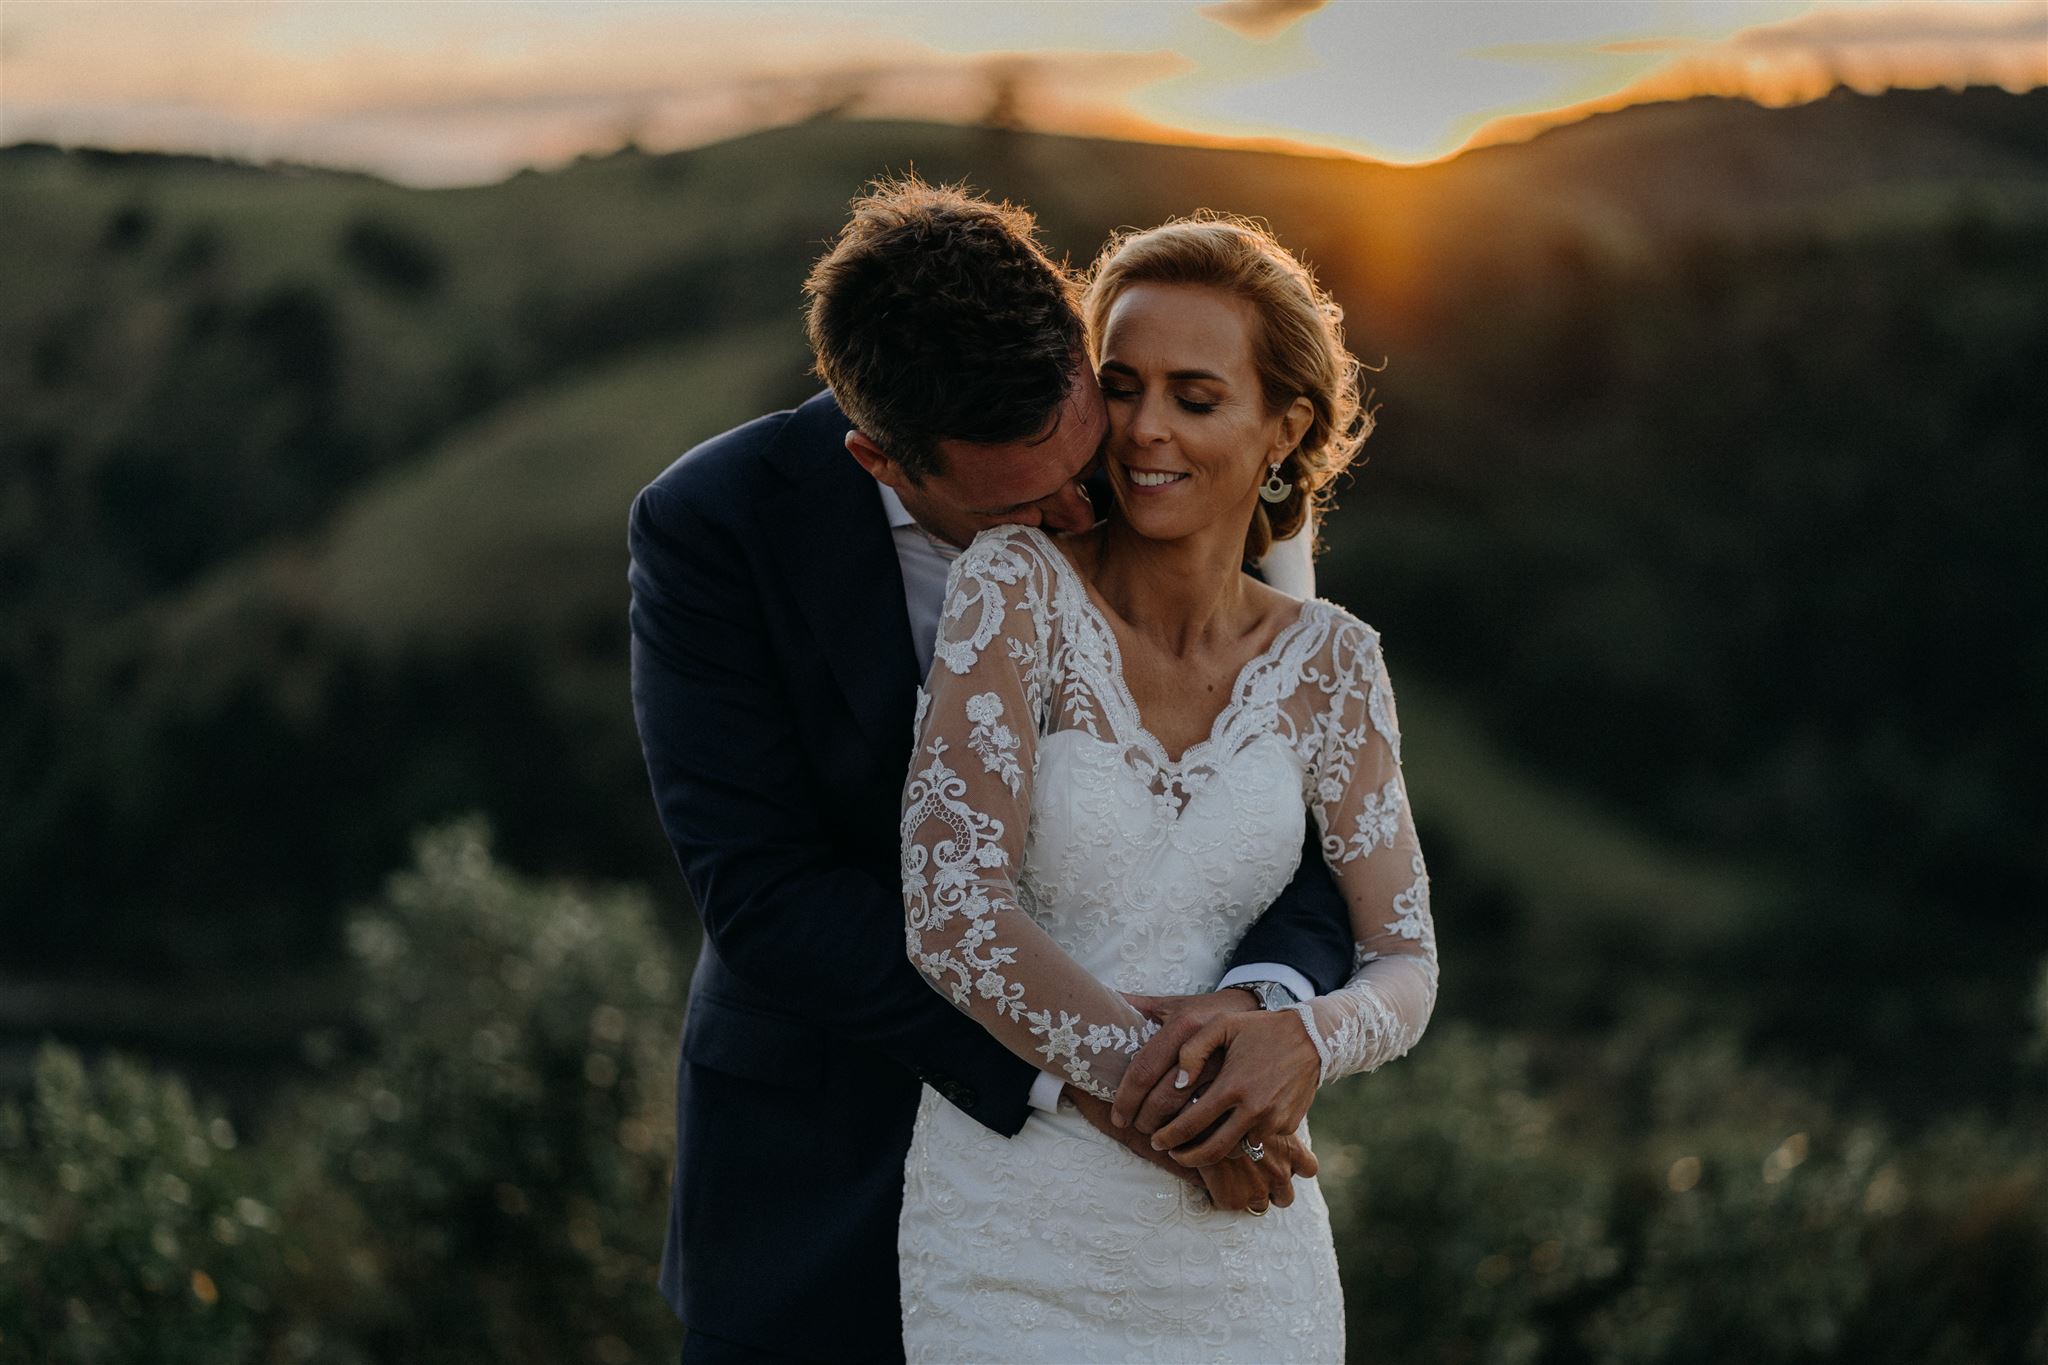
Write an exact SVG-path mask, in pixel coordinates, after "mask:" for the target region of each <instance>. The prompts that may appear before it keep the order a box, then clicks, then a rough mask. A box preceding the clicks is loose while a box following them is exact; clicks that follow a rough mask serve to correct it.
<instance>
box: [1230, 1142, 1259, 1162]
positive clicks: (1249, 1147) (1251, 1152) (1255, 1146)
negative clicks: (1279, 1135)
mask: <svg viewBox="0 0 2048 1365" xmlns="http://www.w3.org/2000/svg"><path fill="white" fill-rule="evenodd" d="M1237 1145H1238V1146H1240V1147H1242V1148H1244V1154H1245V1155H1246V1156H1248V1157H1250V1158H1251V1159H1252V1160H1253V1161H1264V1160H1265V1159H1266V1144H1265V1143H1263V1142H1253V1141H1252V1140H1251V1139H1250V1138H1239V1139H1238V1140H1237Z"/></svg>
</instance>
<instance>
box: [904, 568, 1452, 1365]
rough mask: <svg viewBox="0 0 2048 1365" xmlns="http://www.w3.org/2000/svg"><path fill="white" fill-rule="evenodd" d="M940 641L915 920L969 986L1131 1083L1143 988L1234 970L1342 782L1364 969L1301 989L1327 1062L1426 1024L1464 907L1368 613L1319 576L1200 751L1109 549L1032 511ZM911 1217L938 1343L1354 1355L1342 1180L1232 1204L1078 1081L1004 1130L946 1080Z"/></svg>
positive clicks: (920, 959) (1050, 1059)
mask: <svg viewBox="0 0 2048 1365" xmlns="http://www.w3.org/2000/svg"><path fill="white" fill-rule="evenodd" d="M934 657H935V663H936V665H937V666H936V667H934V668H933V670H932V677H931V680H930V683H929V689H930V690H929V692H928V694H927V695H925V696H924V697H923V698H922V699H921V700H920V703H919V710H918V747H917V750H916V753H915V754H914V756H913V758H912V762H911V770H910V780H909V783H908V785H907V787H906V789H905V793H904V814H903V840H904V849H903V882H904V897H905V903H906V907H907V929H906V932H907V946H908V950H909V953H910V956H911V958H912V960H913V961H914V962H915V963H916V964H917V965H918V967H919V968H920V969H922V970H923V971H924V972H925V974H926V975H927V976H928V977H929V978H930V979H931V980H932V982H933V984H934V986H935V987H937V988H938V989H939V990H941V991H942V992H944V993H946V994H947V995H948V997H949V998H950V999H952V1000H953V1002H954V1003H955V1004H957V1005H958V1006H959V1007H960V1008H961V1009H963V1010H965V1011H966V1012H968V1013H969V1014H971V1015H972V1016H973V1017H974V1018H975V1019H977V1020H978V1021H980V1022H981V1023H982V1024H983V1025H984V1026H985V1027H987V1028H988V1029H989V1031H990V1032H991V1033H993V1034H994V1035H995V1036H996V1037H997V1038H999V1039H1001V1040H1002V1041H1003V1042H1004V1043H1005V1044H1007V1045H1008V1046H1009V1047H1011V1048H1012V1049H1013V1050H1014V1051H1016V1052H1018V1053H1019V1054H1020V1055H1022V1056H1025V1057H1027V1058H1029V1059H1031V1060H1032V1061H1034V1062H1036V1063H1037V1064H1038V1065H1039V1066H1041V1067H1043V1068H1046V1069H1049V1070H1052V1071H1054V1072H1055V1073H1057V1074H1061V1075H1064V1076H1065V1077H1066V1078H1067V1079H1068V1080H1069V1081H1070V1082H1071V1083H1072V1084H1074V1085H1076V1086H1077V1087H1079V1088H1082V1089H1085V1090H1087V1091H1089V1092H1091V1093H1093V1094H1095V1095H1098V1096H1101V1097H1103V1098H1105V1099H1106V1098H1109V1097H1111V1096H1112V1095H1113V1094H1114V1093H1115V1089H1116V1085H1117V1082H1118V1080H1119V1079H1120V1078H1121V1076H1122V1074H1123V1071H1124V1068H1125V1066H1126V1065H1127V1064H1128V1062H1129V1060H1130V1058H1131V1056H1132V1055H1133V1054H1134V1053H1135V1052H1136V1051H1137V1050H1138V1047H1139V1046H1140V1044H1141V1043H1142V1042H1143V1040H1144V1039H1145V1038H1146V1037H1147V1036H1148V1034H1149V1032H1150V1029H1151V1025H1150V1024H1149V1023H1148V1021H1146V1020H1145V1019H1144V1018H1143V1017H1142V1016H1141V1015H1139V1014H1138V1013H1137V1011H1135V1010H1134V1009H1132V1008H1131V1006H1130V1005H1129V1003H1128V1002H1127V1001H1125V1000H1124V999H1123V997H1122V995H1121V994H1119V992H1122V991H1132V992H1142V993H1145V994H1154V995H1164V994H1188V993H1194V992H1200V991H1206V990H1209V989H1211V988H1213V986H1214V985H1215V983H1216V981H1217V979H1218V978H1219V977H1220V976H1221V974H1222V972H1223V970H1224V966H1225V963H1226V961H1227V960H1228V959H1229V957H1230V954H1231V951H1232V949H1233V947H1234V946H1235V944H1236V943H1237V941H1238V939H1239V937H1240V936H1242V935H1243V933H1244V931H1245V929H1246V928H1247V927H1248V926H1249V925H1250V923H1251V921H1252V920H1253V919H1254V918H1255V917H1256V916H1257V915H1258V913H1259V912H1260V911H1261V910H1262V909H1263V908H1264V907H1265V906H1267V905H1268V904H1270V903H1271V902H1272V901H1273V899H1274V898H1275V897H1276V896H1278V895H1279V893H1280V892H1281V890H1282V889H1283V888H1284V887H1285V886H1286V885H1287V883H1288V881H1289V880H1290V879H1291V878H1292V877H1293V874H1294V871H1295V865H1296V864H1297V863H1298V861H1299V859H1300V850H1301V846H1302V836H1303V832H1304V820H1305V819H1306V814H1305V812H1308V811H1312V812H1314V815H1315V818H1316V819H1317V821H1318V822H1319V824H1320V827H1321V831H1322V836H1323V840H1322V842H1323V849H1324V853H1325V856H1326V858H1327V859H1328V860H1329V863H1330V865H1331V867H1332V869H1333V870H1334V872H1335V875H1336V878H1337V882H1338V885H1339V887H1340V889H1341V890H1342V892H1343V894H1344V897H1345V900H1346V902H1347V904H1348V905H1349V906H1350V909H1351V915H1352V922H1353V927H1354V932H1355V935H1356V938H1357V941H1358V950H1357V954H1356V958H1357V968H1356V972H1355V974H1354V975H1353V977H1352V978H1351V980H1350V982H1349V983H1347V984H1346V985H1345V986H1344V987H1343V988H1341V989H1340V990H1337V991H1335V992H1332V993H1331V994H1329V995H1326V996H1323V997H1320V998H1318V999H1316V1000H1314V1001H1312V1002H1307V1003H1304V1004H1303V1005H1301V1006H1299V1007H1298V1009H1299V1010H1300V1013H1301V1017H1302V1020H1303V1023H1304V1024H1305V1025H1306V1027H1307V1029H1308V1034H1309V1037H1310V1038H1311V1039H1312V1040H1313V1041H1314V1043H1315V1046H1316V1050H1317V1052H1318V1053H1319V1054H1320V1055H1321V1057H1322V1062H1323V1079H1324V1080H1325V1081H1328V1080H1331V1079H1333V1078H1335V1077H1338V1076H1342V1075H1347V1074H1350V1073H1353V1072H1359V1071H1369V1070H1371V1069H1373V1068H1374V1067H1377V1066H1379V1065H1380V1064H1382V1063H1384V1062H1386V1061H1389V1060H1391V1059H1393V1058H1395V1057H1398V1056H1400V1055H1401V1054H1403V1053H1404V1052H1406V1051H1407V1050H1408V1049H1409V1048H1410V1047H1411V1046H1413V1044H1414V1043H1415V1040H1416V1039H1417V1038H1418V1037H1419V1036H1420V1034H1421V1032H1422V1029H1423V1026H1424V1024H1425V1023H1426V1022H1427V1020H1428V1018H1429V1014H1430V1010H1431V1008H1432V1006H1433V1004H1434V1002H1435V998H1436V982H1437V967H1436V935H1435V930H1434V927H1433V925H1432V923H1431V920H1430V914H1429V883H1428V878H1427V876H1426V874H1425V873H1424V870H1423V863H1422V854H1421V851H1420V849H1419V847H1418V845H1417V844H1416V840H1415V830H1414V824H1413V822H1412V820H1411V819H1410V817H1409V812H1408V803H1407V799H1406V792H1405V788H1404V787H1403V785H1402V781H1401V771H1400V763H1399V757H1400V737H1399V730H1398V727H1397V725H1396V723H1395V712H1394V699H1393V694H1392V690H1391V688H1390V686H1389V684H1388V681H1387V675H1386V671H1385V669H1384V667H1383V666H1382V664H1381V661H1380V651H1379V640H1378V637H1377V636H1376V635H1375V633H1374V632H1373V631H1372V629H1371V628H1370V627H1368V626H1366V625H1364V624H1363V623H1361V622H1360V621H1358V620H1357V619H1356V618H1354V617H1352V616H1351V615H1349V614H1348V613H1346V612H1345V611H1343V610H1342V609H1341V608H1338V607H1335V606H1332V605H1330V604H1329V603H1326V602H1318V601H1311V602H1308V603H1306V604H1305V605H1304V606H1303V608H1302V611H1301V615H1300V617H1299V619H1298V620H1296V621H1294V622H1293V623H1291V624H1290V625H1288V626H1287V627H1285V628H1284V629H1283V630H1281V632H1280V634H1279V635H1278V636H1277V637H1276V638H1275V639H1274V640H1273V642H1272V644H1271V645H1270V646H1269V647H1268V648H1267V649H1266V650H1265V651H1263V652H1262V653H1261V654H1259V655H1258V657H1256V658H1254V659H1253V660H1251V661H1250V662H1249V663H1248V664H1246V666H1245V668H1244V670H1243V672H1242V673H1241V674H1240V675H1239V677H1238V680H1237V685H1236V689H1235V691H1234V693H1233V695H1232V696H1231V698H1230V701H1229V704H1228V705H1227V706H1226V707H1225V708H1224V710H1223V712H1222V714H1220V715H1219V716H1218V717H1217V719H1216V722H1215V726H1214V728H1213V729H1212V731H1211V733H1210V735H1209V737H1208V738H1207V739H1206V740H1204V741H1202V742H1201V743H1199V744H1196V745H1194V746H1192V747H1191V748H1189V749H1188V750H1187V751H1186V752H1185V753H1183V754H1181V755H1180V756H1179V757H1178V758H1177V759H1175V758H1171V757H1170V756H1169V755H1168V754H1167V753H1166V752H1165V750H1164V749H1163V748H1162V747H1161V745H1160V744H1159V742H1158V741H1157V740H1156V739H1155V738H1154V737H1153V736H1151V735H1150V734H1148V733H1146V731H1145V730H1144V728H1143V726H1142V725H1141V724H1140V721H1139V714H1138V709H1137V706H1136V703H1135V702H1134V701H1133V700H1132V698H1131V694H1130V690H1129V688H1128V687H1127V686H1126V684H1125V682H1124V678H1123V672H1122V665H1121V660H1120V658H1119V654H1118V650H1117V644H1116V638H1115V636H1114V634H1113V633H1112V631H1111V630H1110V628H1109V624H1108V621H1107V619H1106V618H1105V617H1104V616H1103V615H1102V613H1101V611H1100V609H1099V608H1097V607H1096V605H1095V604H1094V602H1093V600H1092V599H1091V598H1090V597H1089V595H1088V590H1087V588H1086V586H1085V585H1084V584H1083V583H1082V581H1081V579H1080V576H1079V574H1078V573H1077V572H1076V571H1075V569H1074V568H1073V567H1072V565H1071V564H1070V563H1069V562H1068V560H1067V559H1066V557H1065V555H1064V554H1062V553H1061V551H1060V550H1059V549H1058V548H1056V547H1055V546H1054V545H1053V543H1052V542H1051V541H1050V540H1049V539H1047V538H1046V536H1045V535H1044V534H1043V533H1041V532H1039V531H1037V530H1036V529H1032V528H1025V527H1004V528H1000V529H997V530H994V531H989V532H985V533H983V534H982V535H981V536H980V537H978V538H977V539H976V540H975V542H974V544H973V545H972V546H971V547H970V548H969V549H968V550H967V551H966V552H965V553H964V554H963V555H962V556H961V557H960V559H959V560H958V561H957V562H956V563H955V565H954V567H953V571H952V575H951V577H950V579H949V580H948V583H947V598H946V608H945V612H944V615H943V616H942V618H941V622H940V635H939V641H938V644H937V648H936V653H935V656H934ZM897 1245H898V1253H899V1258H900V1268H901V1272H902V1284H903V1330H904V1343H905V1348H906V1350H907V1352H908V1354H909V1357H910V1359H911V1360H914V1361H916V1360H931V1361H968V1360H1001V1361H1024V1360H1038V1361H1062V1362H1065V1361H1083V1360H1163V1361H1196V1360H1228V1361H1275V1360H1289V1361H1294V1360H1331V1361H1336V1360H1341V1359H1342V1358H1343V1354H1344V1324H1343V1296H1342V1291H1341V1289H1340V1287H1339V1285H1338V1281H1337V1263H1336V1257H1335V1254H1334V1252H1333V1249H1332V1246H1331V1240H1330V1219H1329V1210H1328V1208H1327V1207H1326V1206H1325V1204H1324V1202H1323V1198H1322V1194H1321V1192H1320V1190H1319V1189H1318V1188H1317V1187H1316V1185H1315V1184H1314V1182H1312V1181H1304V1182H1301V1183H1300V1185H1299V1186H1298V1196H1297V1198H1296V1200H1295V1202H1294V1204H1293V1205H1292V1206H1291V1207H1289V1208H1278V1207H1276V1208H1274V1209H1272V1210H1271V1212H1270V1213H1269V1214H1268V1215H1267V1216H1265V1217H1262V1218H1254V1217H1251V1216H1250V1215H1247V1214H1242V1213H1224V1212H1218V1211H1216V1210H1213V1209H1211V1208H1209V1207H1208V1206H1207V1202H1206V1200H1205V1198H1204V1197H1203V1196H1202V1195H1201V1194H1200V1193H1199V1192H1198V1191H1195V1190H1193V1189H1192V1188H1190V1187H1189V1186H1187V1185H1186V1184H1185V1183H1183V1182H1181V1181H1178V1180H1176V1179H1175V1178H1173V1177H1172V1176H1171V1175H1169V1174H1167V1173H1165V1172H1163V1171H1160V1170H1157V1169H1156V1168H1154V1167H1152V1166H1150V1165H1148V1164H1146V1163H1145V1162H1143V1161H1141V1160H1139V1159H1138V1158H1137V1157H1135V1156H1132V1155H1131V1154H1130V1153H1128V1152H1126V1151H1125V1150H1124V1149H1123V1148H1122V1147H1120V1146H1118V1145H1116V1144H1115V1143H1113V1142H1111V1141H1110V1140H1109V1139H1107V1138H1106V1137H1104V1136H1102V1135H1101V1134H1099V1133H1098V1132H1096V1131H1095V1130H1094V1129H1093V1128H1092V1127H1090V1126H1089V1125H1088V1124H1087V1123H1086V1122H1085V1121H1084V1120H1083V1119H1082V1118H1081V1117H1080V1116H1079V1115H1078V1114H1077V1113H1076V1112H1075V1111H1074V1110H1073V1109H1072V1107H1071V1106H1063V1107H1062V1108H1061V1110H1060V1112H1059V1113H1058V1114H1057V1115H1045V1114H1034V1115H1033V1116H1032V1117H1031V1119H1030V1120H1029V1121H1027V1122H1026V1123H1025V1125H1024V1128H1023V1130H1022V1131H1021V1132H1020V1133H1019V1134H1018V1135H1017V1136H1016V1137H1014V1138H1007V1139H1006V1138H1002V1137H999V1136H997V1135H995V1134H994V1133H991V1132H989V1131H988V1130H987V1129H985V1128H983V1127H981V1126H980V1125H979V1124H977V1123H975V1122H974V1121H973V1120H972V1119H970V1118H968V1117H967V1116H966V1115H964V1114H962V1113H961V1112H960V1111H958V1110H957V1109H955V1108H953V1107H952V1106H951V1105H949V1104H947V1103H945V1102H944V1101H943V1100H941V1099H940V1098H939V1097H938V1096H937V1094H936V1093H935V1092H934V1091H932V1090H930V1089H929V1088H927V1089H926V1090H925V1092H924V1098H923V1103H922V1105H921V1107H920V1108H919V1111H918V1115H917V1126H916V1130H915V1134H914V1136H913V1138H912V1140H911V1148H910V1157H909V1160H908V1163H907V1165H906V1169H905V1172H904V1192H903V1215H902V1221H901V1223H900V1225H899V1228H898V1238H897Z"/></svg>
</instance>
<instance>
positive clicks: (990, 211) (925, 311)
mask: <svg viewBox="0 0 2048 1365" xmlns="http://www.w3.org/2000/svg"><path fill="white" fill-rule="evenodd" d="M1036 227H1037V225H1036V223H1035V221H1034V220H1033V219H1032V216H1031V213H1030V211H1029V210H1027V209H1022V208H1019V207H1017V206H1016V205H1014V204H1010V203H1007V202H1005V203H1000V204H997V203H991V202H989V201H988V200H986V199H983V198H981V197H980V196H979V195H975V194H972V193H970V192H969V191H968V190H967V189H966V188H965V187H964V186H961V185H928V184H926V183H925V182H924V181H922V180H919V179H918V178H917V177H916V176H909V177H905V178H903V179H893V180H877V181H875V182H874V183H873V184H872V185H871V186H870V187H869V192H868V193H866V194H864V195H862V196H861V197H860V198H858V199H856V200H854V201H853V216H852V217H851V218H850V219H848V220H847V224H846V226H845V227H844V228H842V229H840V232H839V236H838V237H837V238H836V239H835V240H834V241H833V243H832V247H831V249H830V250H829V251H827V252H826V253H825V255H824V256H823V257H821V258H820V259H819V261H818V263H817V264H816V265H814V266H813V267H811V274H810V278H808V279H806V280H805V281H804V292H805V293H806V294H808V295H809V296H810V303H809V307H808V309H807V313H806V318H805V322H806V330H807V331H808V333H809V335H810V341H811V350H812V352H813V354H814V355H815V356H816V357H817V366H816V369H817V374H818V377H819V378H820V379H823V380H824V381H825V383H826V385H827V386H829V387H830V388H831V390H832V393H833V396H834V397H836V398H837V399H838V400H839V406H840V409H841V410H842V411H844V412H845V413H846V415H847V416H848V417H849V418H851V419H852V421H853V424H854V426H855V427H857V428H858V429H859V430H860V431H861V432H863V433H864V434H865V435H866V436H867V438H868V439H869V440H871V441H873V442H874V443H875V444H876V445H877V446H879V447H881V449H882V450H883V451H884V452H885V453H886V454H887V455H888V456H889V458H890V459H892V460H894V461H896V463H897V464H899V465H901V466H902V467H903V471H904V473H906V474H908V475H909V476H910V478H911V480H912V481H913V482H920V483H921V482H922V481H923V480H924V478H925V476H926V475H928V474H933V473H937V472H938V471H939V467H940V458H939V449H938V443H939V442H940V441H942V440H955V441H970V442H973V443H975V444H979V445H990V444H995V443H998V442H1006V441H1019V440H1026V439H1029V438H1031V437H1034V436H1037V435H1039V434H1040V433H1042V432H1043V431H1045V430H1046V428H1047V427H1048V426H1050V425H1051V423H1052V420H1053V417H1054V414H1055V413H1056V412H1057V411H1058V410H1059V406H1060V404H1061V403H1062V402H1064V401H1065V400H1066V397H1067V393H1068V386H1069V385H1070V384H1071V383H1072V381H1073V377H1074V374H1075V367H1076V366H1077V365H1079V364H1080V363H1081V362H1082V361H1083V359H1084V358H1085V354H1086V352H1085V351H1084V349H1083V346H1082V336H1081V312H1080V289H1079V285H1078V283H1077V282H1076V280H1075V279H1074V278H1073V276H1072V275H1071V274H1069V273H1068V271H1067V270H1066V268H1065V267H1064V266H1063V265H1059V264H1055V263H1054V261H1053V260H1052V258H1051V257H1050V256H1048V255H1047V254H1046V252H1045V248H1044V247H1042V246H1040V245H1039V243H1038V237H1037V233H1036Z"/></svg>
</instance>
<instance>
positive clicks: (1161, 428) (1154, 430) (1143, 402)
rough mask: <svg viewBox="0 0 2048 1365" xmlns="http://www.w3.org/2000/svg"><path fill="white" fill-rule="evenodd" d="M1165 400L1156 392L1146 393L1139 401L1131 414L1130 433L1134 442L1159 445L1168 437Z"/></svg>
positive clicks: (1136, 443)
mask: <svg viewBox="0 0 2048 1365" xmlns="http://www.w3.org/2000/svg"><path fill="white" fill-rule="evenodd" d="M1163 403H1164V400H1163V399H1162V398H1161V397H1160V396H1158V395H1156V394H1146V395H1145V396H1144V397H1142V398H1140V399H1139V400H1138V401H1137V404H1136V408H1137V410H1136V411H1135V412H1133V413H1132V414H1131V429H1130V431H1129V433H1128V435H1129V437H1130V440H1131V442H1132V444H1134V445H1141V446H1149V445H1157V444H1159V443H1160V442H1161V441H1163V440H1165V439H1166V436H1167V432H1166V410H1165V408H1164V406H1163Z"/></svg>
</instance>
